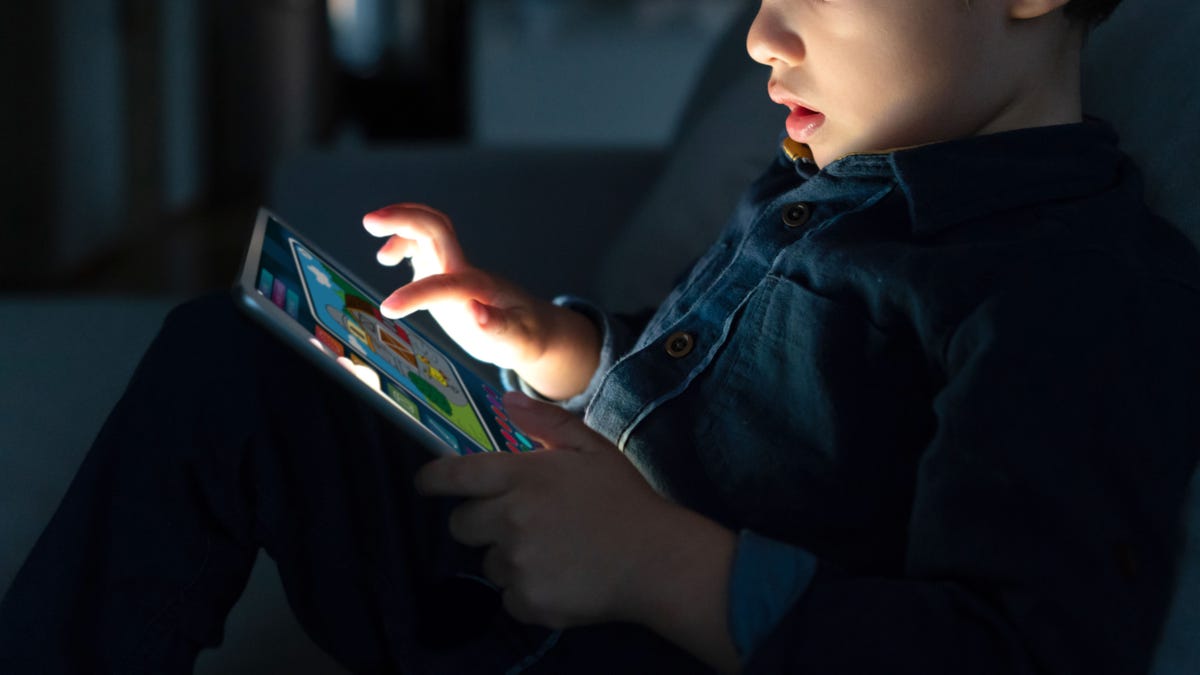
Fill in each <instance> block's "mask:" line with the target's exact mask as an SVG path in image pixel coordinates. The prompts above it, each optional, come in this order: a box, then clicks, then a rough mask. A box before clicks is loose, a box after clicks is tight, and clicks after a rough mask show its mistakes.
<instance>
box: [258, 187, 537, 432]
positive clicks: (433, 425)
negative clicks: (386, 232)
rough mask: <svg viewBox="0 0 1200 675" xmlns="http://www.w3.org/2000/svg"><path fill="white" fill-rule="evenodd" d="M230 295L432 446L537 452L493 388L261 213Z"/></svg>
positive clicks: (293, 233)
mask: <svg viewBox="0 0 1200 675" xmlns="http://www.w3.org/2000/svg"><path fill="white" fill-rule="evenodd" d="M234 294H235V296H236V298H237V304H238V306H239V307H241V308H242V309H243V310H244V311H245V312H246V313H247V314H249V315H250V316H251V317H252V318H253V319H254V320H256V321H258V322H259V323H261V324H262V325H263V326H265V327H266V328H267V329H268V330H270V331H271V332H272V333H274V334H275V335H276V336H278V337H279V338H280V339H281V340H282V341H283V342H284V343H286V344H288V345H289V346H291V347H292V348H293V349H296V350H297V351H299V352H300V353H301V354H303V355H305V356H306V357H307V358H308V359H309V360H311V361H312V362H313V363H314V364H316V365H317V367H318V368H320V369H322V370H324V371H325V372H326V373H328V374H329V375H330V376H332V377H333V378H334V379H336V380H337V381H338V382H340V383H342V385H343V386H344V387H345V388H346V390H347V391H348V392H351V393H352V394H353V395H355V396H358V397H359V398H360V399H361V400H363V401H364V402H365V403H367V404H368V405H371V406H373V407H374V408H375V409H376V410H378V411H379V412H380V413H382V414H383V415H384V416H385V417H387V418H388V419H390V420H392V421H393V422H395V423H396V424H398V425H399V426H401V427H402V428H404V429H405V430H407V431H409V432H410V433H411V435H412V436H413V438H414V440H416V441H417V442H418V443H420V444H421V445H422V446H424V447H426V448H428V449H429V450H431V451H433V452H435V453H437V454H442V455H467V454H475V453H480V452H527V451H530V450H533V449H535V448H536V447H537V445H536V443H534V442H533V441H532V440H531V439H529V438H528V437H526V436H525V435H524V434H522V433H521V432H520V430H519V429H517V428H516V426H514V425H513V423H512V422H511V421H510V420H509V417H508V414H507V413H506V412H505V410H504V406H503V404H502V403H501V401H500V397H501V393H500V389H499V387H498V386H497V385H496V384H495V383H494V382H489V381H486V380H485V379H484V378H482V377H480V376H479V374H477V373H476V372H475V371H474V370H472V369H471V368H470V367H468V366H466V365H465V364H464V363H462V362H460V361H457V360H456V359H454V358H452V357H451V356H450V355H449V354H448V353H447V350H446V349H443V348H441V347H439V346H438V344H437V342H436V341H435V340H434V339H431V338H430V337H429V336H428V335H427V334H425V333H423V332H422V331H420V330H419V329H417V328H416V327H415V326H413V325H412V322H409V321H404V320H392V319H386V318H384V317H383V315H382V313H380V311H379V305H380V302H381V299H380V298H379V297H377V296H376V295H375V294H373V293H372V292H370V291H369V290H368V286H367V285H366V284H363V283H361V282H360V281H358V280H357V279H356V278H355V277H354V276H353V275H351V274H350V273H348V272H346V271H345V270H344V269H342V267H341V266H340V265H338V264H337V263H336V262H335V261H334V260H332V259H331V258H330V257H329V256H328V255H326V254H325V253H323V252H322V251H321V250H320V249H319V248H317V247H316V246H315V245H314V244H312V243H311V242H310V241H309V240H308V239H306V238H305V237H304V236H302V235H301V234H300V233H299V232H297V231H296V230H295V229H294V228H292V227H291V226H289V225H287V224H285V223H284V222H283V221H282V220H280V219H279V218H278V217H276V216H275V215H274V214H272V213H271V212H270V211H268V210H266V209H261V210H260V211H259V213H258V218H257V220H256V222H255V225H254V233H253V235H252V236H251V239H250V245H249V247H248V248H247V250H246V257H245V260H244V262H243V264H242V269H241V274H240V275H239V278H238V280H237V283H236V284H235V285H234ZM339 358H340V359H341V362H339ZM347 362H348V363H347ZM343 364H346V365H349V364H352V367H353V371H351V369H350V368H347V367H346V366H345V365H343Z"/></svg>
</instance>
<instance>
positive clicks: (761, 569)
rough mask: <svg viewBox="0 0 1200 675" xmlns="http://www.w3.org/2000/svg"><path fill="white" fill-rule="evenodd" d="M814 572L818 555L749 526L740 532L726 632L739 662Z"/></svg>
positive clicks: (776, 621) (744, 660)
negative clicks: (771, 537)
mask: <svg viewBox="0 0 1200 675" xmlns="http://www.w3.org/2000/svg"><path fill="white" fill-rule="evenodd" d="M816 571H817V558H816V556H814V555H813V554H811V553H809V552H808V551H805V550H804V549H801V548H797V547H795V546H792V545H790V544H785V543H783V542H781V541H776V540H774V539H768V538H766V537H763V536H761V535H758V534H755V533H754V532H751V531H749V530H743V531H742V532H741V533H740V534H739V535H738V545H737V552H736V553H735V554H734V559H733V571H732V574H731V578H730V581H729V632H730V637H732V638H733V646H734V648H735V649H736V650H737V653H738V658H739V659H740V660H741V663H742V665H745V664H746V663H747V662H748V661H749V660H750V656H751V655H752V654H754V650H756V649H758V647H759V646H760V645H762V643H763V642H765V641H766V639H767V636H769V635H770V634H771V632H772V631H774V630H775V627H776V626H777V625H779V622H780V621H782V620H783V617H784V616H785V615H786V614H787V613H788V610H789V609H791V607H792V606H793V605H795V604H796V602H797V601H798V600H799V599H800V597H801V596H803V595H804V591H805V590H807V589H808V585H809V584H810V583H812V578H813V575H814V574H815V573H816Z"/></svg>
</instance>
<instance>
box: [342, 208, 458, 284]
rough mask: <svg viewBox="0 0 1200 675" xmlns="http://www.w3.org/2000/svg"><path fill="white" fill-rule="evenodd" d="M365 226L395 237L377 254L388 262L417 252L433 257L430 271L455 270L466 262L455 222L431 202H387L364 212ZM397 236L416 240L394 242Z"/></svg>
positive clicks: (418, 254)
mask: <svg viewBox="0 0 1200 675" xmlns="http://www.w3.org/2000/svg"><path fill="white" fill-rule="evenodd" d="M363 227H364V228H366V230H367V232H369V233H371V235H373V236H376V237H393V239H392V240H389V242H388V243H387V244H385V245H384V247H383V248H381V249H380V251H379V254H378V258H379V260H380V262H381V263H383V264H385V265H387V264H393V265H394V264H396V263H398V262H400V260H403V259H404V258H406V257H414V256H423V257H426V258H429V259H430V261H431V262H432V264H431V265H429V273H430V274H438V273H441V272H452V271H456V270H458V269H461V268H462V267H464V266H465V265H466V260H465V258H464V257H463V253H462V247H461V246H459V243H458V236H457V235H456V234H455V232H454V224H453V222H451V220H450V218H449V217H448V216H446V214H444V213H442V212H441V211H438V210H436V209H433V208H430V207H428V206H425V205H422V204H394V205H392V206H386V207H384V208H382V209H379V210H377V211H372V212H371V213H368V214H367V215H365V216H363ZM396 237H399V238H401V239H407V240H409V241H411V242H413V246H411V247H410V246H407V245H402V244H397V243H394V242H395V238H396ZM393 260H394V261H395V262H391V261H393Z"/></svg>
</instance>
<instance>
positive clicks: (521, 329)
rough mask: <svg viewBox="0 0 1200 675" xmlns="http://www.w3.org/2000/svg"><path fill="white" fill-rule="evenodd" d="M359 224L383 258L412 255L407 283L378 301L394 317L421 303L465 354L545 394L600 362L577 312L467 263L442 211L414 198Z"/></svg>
mask: <svg viewBox="0 0 1200 675" xmlns="http://www.w3.org/2000/svg"><path fill="white" fill-rule="evenodd" d="M363 226H364V227H365V228H366V230H367V231H368V232H370V233H371V234H372V235H374V236H376V237H387V238H388V241H387V243H385V244H384V245H383V247H382V248H380V249H379V253H378V254H377V258H378V260H379V262H380V263H381V264H383V265H389V266H392V265H397V264H399V263H400V262H401V261H402V260H405V259H411V260H412V266H413V281H412V283H410V284H408V285H406V286H404V287H403V288H400V289H398V290H396V291H395V292H394V293H392V294H391V295H390V296H389V297H388V298H387V299H386V300H384V302H383V305H382V310H383V314H384V316H386V317H388V318H393V319H396V318H401V317H404V316H407V315H408V314H411V313H413V312H415V311H417V310H422V309H427V310H429V312H430V313H431V314H432V315H433V318H434V319H436V320H437V322H438V324H440V325H441V327H442V329H443V330H445V331H446V333H447V334H448V335H449V336H450V337H451V339H453V340H454V341H455V342H457V343H458V344H459V345H460V346H461V347H462V348H463V349H464V350H466V351H467V353H469V354H470V355H471V356H473V357H475V358H477V359H479V360H480V361H486V362H488V363H493V364H495V365H497V366H500V367H502V368H512V369H513V370H515V371H517V373H518V374H519V375H520V376H521V377H522V378H523V379H524V380H525V381H526V382H528V383H529V384H530V385H532V386H533V387H534V388H536V389H537V390H538V391H540V392H541V393H542V394H544V395H546V396H549V397H551V398H558V399H565V398H568V397H570V396H572V395H575V394H578V393H579V392H581V391H583V390H584V389H585V388H586V386H587V383H588V381H589V380H590V379H591V377H592V374H593V373H594V372H595V370H596V367H597V365H598V363H599V354H600V345H599V335H598V332H597V329H596V328H595V326H593V325H592V324H591V322H590V321H589V320H588V319H587V318H586V317H584V316H582V315H580V314H577V313H575V312H572V311H570V310H568V309H564V308H562V307H558V306H555V305H554V304H552V303H550V302H547V301H545V300H540V299H537V298H534V297H532V296H530V295H529V294H528V293H526V292H524V291H523V290H521V289H520V288H518V287H517V286H515V285H513V284H511V283H509V282H507V281H505V280H504V279H501V278H499V277H497V276H494V275H492V274H489V273H487V272H484V271H483V270H481V269H479V268H476V267H474V266H472V265H471V264H470V263H468V262H467V260H466V257H465V256H464V255H463V252H462V248H461V246H459V243H458V237H457V236H456V234H455V232H454V225H453V223H451V221H450V218H448V217H447V216H446V215H445V214H443V213H441V212H440V211H437V210H435V209H432V208H430V207H428V206H423V205H419V204H396V205H393V206H388V207H386V208H383V209H379V210H378V211H374V212H372V213H369V214H367V215H366V216H365V217H364V218H363Z"/></svg>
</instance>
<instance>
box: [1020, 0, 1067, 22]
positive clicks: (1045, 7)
mask: <svg viewBox="0 0 1200 675" xmlns="http://www.w3.org/2000/svg"><path fill="white" fill-rule="evenodd" d="M1070 1H1071V0H1009V3H1008V15H1009V17H1011V18H1013V19H1036V18H1038V17H1042V16H1046V15H1047V14H1049V13H1051V12H1053V11H1055V10H1056V9H1059V8H1061V7H1062V6H1063V5H1066V4H1067V3H1068V2H1070Z"/></svg>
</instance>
